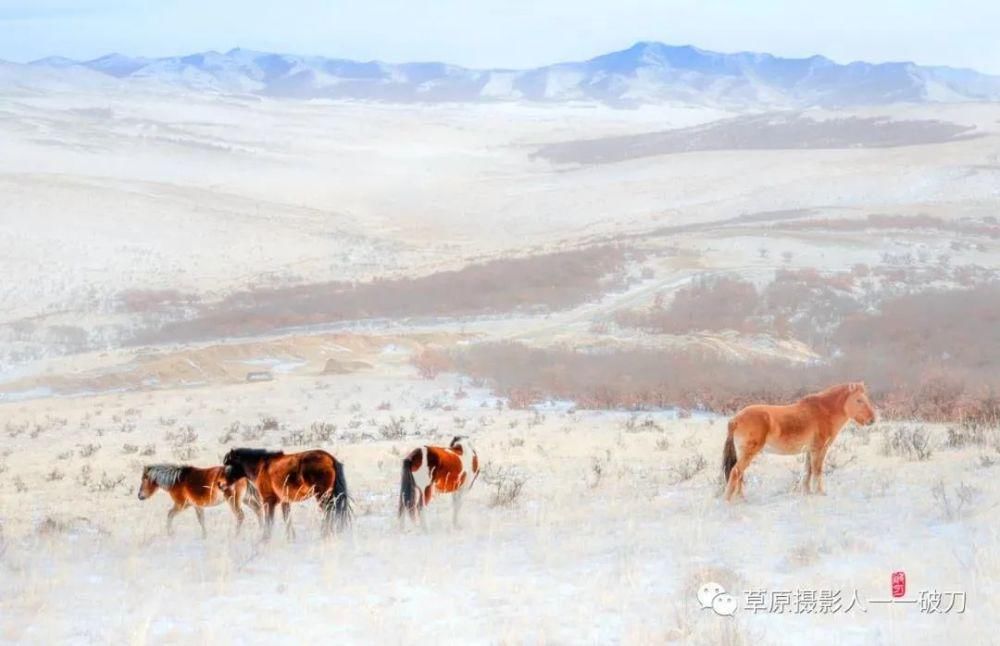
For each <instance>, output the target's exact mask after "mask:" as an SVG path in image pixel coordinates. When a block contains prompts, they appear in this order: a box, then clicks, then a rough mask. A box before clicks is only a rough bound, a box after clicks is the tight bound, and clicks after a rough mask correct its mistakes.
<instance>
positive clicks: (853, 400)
mask: <svg viewBox="0 0 1000 646" xmlns="http://www.w3.org/2000/svg"><path fill="white" fill-rule="evenodd" d="M851 419H853V420H854V421H855V422H857V423H858V424H866V425H868V424H872V423H874V422H875V407H874V406H872V403H871V401H869V399H868V393H867V391H866V390H865V385H864V384H863V383H851V384H840V385H839V386H831V387H830V388H827V389H826V390H824V391H822V392H818V393H815V394H812V395H807V396H805V397H803V398H802V399H800V400H799V401H797V402H796V403H794V404H790V405H788V406H767V405H765V404H755V405H753V406H747V407H746V408H744V409H743V410H741V411H740V412H738V413H736V415H735V416H734V417H733V418H732V419H731V420H729V435H728V436H727V437H726V444H725V447H724V448H723V452H722V472H723V477H724V479H725V482H726V493H725V499H726V500H730V499H731V498H732V497H733V495H734V494H736V495H738V496H740V497H741V498H742V497H743V476H744V475H746V471H747V467H748V466H750V461H751V460H753V458H754V456H755V455H757V453H759V452H760V450H761V449H766V450H767V451H768V452H771V453H780V454H784V455H791V454H795V453H801V452H803V451H805V452H806V475H805V479H804V480H803V481H802V487H803V490H804V491H805V493H811V491H810V487H809V484H810V481H811V480H812V478H815V479H816V492H817V493H820V494H825V493H826V492H825V491H824V490H823V460H824V459H825V458H826V451H827V449H829V448H830V444H832V443H833V441H834V440H835V439H836V438H837V434H838V433H839V432H840V429H841V428H843V426H844V424H846V423H847V421H848V420H851Z"/></svg>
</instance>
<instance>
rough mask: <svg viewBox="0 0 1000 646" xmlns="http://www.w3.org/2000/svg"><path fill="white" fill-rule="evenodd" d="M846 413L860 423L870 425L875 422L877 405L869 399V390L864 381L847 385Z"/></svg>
mask: <svg viewBox="0 0 1000 646" xmlns="http://www.w3.org/2000/svg"><path fill="white" fill-rule="evenodd" d="M844 414H845V415H847V417H848V418H850V419H853V420H854V421H855V422H857V423H858V424H864V425H865V426H870V425H871V424H874V423H875V406H874V405H873V404H872V402H871V400H870V399H868V390H867V389H866V388H865V385H864V383H862V382H860V381H859V382H856V383H853V384H849V385H848V386H847V399H845V400H844Z"/></svg>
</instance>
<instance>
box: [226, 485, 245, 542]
mask: <svg viewBox="0 0 1000 646" xmlns="http://www.w3.org/2000/svg"><path fill="white" fill-rule="evenodd" d="M229 507H230V508H231V509H232V510H233V514H234V515H235V516H236V533H237V534H239V533H240V530H241V529H243V521H244V520H245V519H246V514H245V513H243V506H242V505H240V496H239V494H237V493H234V494H233V495H232V496H230V497H229Z"/></svg>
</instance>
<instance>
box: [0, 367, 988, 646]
mask: <svg viewBox="0 0 1000 646" xmlns="http://www.w3.org/2000/svg"><path fill="white" fill-rule="evenodd" d="M383 402H388V404H389V408H388V409H387V410H386V409H384V408H385V405H384V403H383ZM4 411H5V424H6V428H5V429H4V433H5V437H4V449H3V457H2V458H0V465H2V470H3V480H4V486H3V487H0V509H2V510H3V526H2V530H3V543H2V547H0V582H2V583H0V608H2V609H3V612H2V614H0V640H3V641H9V642H10V641H12V642H30V643H52V642H66V641H69V642H76V643H122V642H129V643H163V642H173V643H178V642H187V643H190V642H192V641H194V642H209V641H213V642H220V641H221V642H222V643H230V642H233V641H251V642H256V643H261V642H267V641H275V640H279V641H280V640H282V639H287V638H289V637H290V636H291V635H293V634H294V635H295V638H296V640H302V639H317V640H319V639H324V640H331V641H343V642H347V643H413V642H417V641H426V640H434V641H436V642H440V643H525V642H530V643H618V642H621V643H643V644H645V643H664V642H671V641H675V642H678V643H704V644H719V643H728V644H743V643H802V642H804V641H809V642H813V643H830V644H834V643H838V644H839V643H858V644H861V643H864V644H869V643H884V644H894V643H928V642H931V641H935V640H937V639H943V638H945V637H948V638H950V639H959V640H962V641H963V642H964V643H988V642H989V640H990V639H992V637H993V635H992V632H991V631H992V626H993V624H994V622H993V617H994V616H995V615H996V613H997V612H998V611H1000V603H998V601H997V599H998V596H997V595H998V593H1000V590H998V589H997V583H996V581H997V577H998V575H1000V560H998V557H997V555H998V554H1000V535H998V532H1000V530H998V527H1000V524H998V522H997V521H998V520H1000V513H998V504H1000V489H998V487H997V485H996V478H995V477H994V475H993V471H994V470H995V469H996V468H1000V467H997V466H983V465H984V464H985V462H983V459H982V458H981V455H986V454H985V453H983V450H982V449H975V448H966V449H958V450H952V449H948V448H946V447H945V446H944V435H945V433H944V429H943V428H940V427H927V429H928V431H929V432H930V433H931V434H932V437H933V441H932V446H933V447H935V450H934V452H933V455H932V456H931V457H930V459H929V460H926V461H913V462H911V461H907V460H906V459H905V458H903V457H901V456H898V455H883V453H882V450H881V447H882V445H883V439H884V436H885V433H887V432H889V431H890V430H892V429H893V428H895V427H894V426H892V425H879V426H876V427H875V428H874V429H869V428H849V429H847V430H846V431H845V433H844V434H843V435H842V436H841V438H840V439H839V440H838V442H837V444H836V445H835V448H834V450H833V451H832V454H831V457H830V460H829V463H828V464H829V467H828V475H827V489H828V495H827V496H803V495H802V494H799V493H797V492H795V491H793V487H794V484H795V483H796V482H797V480H798V479H799V477H800V475H801V473H800V471H801V461H800V460H799V459H797V458H788V457H782V456H772V455H764V456H763V457H762V458H761V459H760V460H759V461H758V462H756V463H755V464H754V465H753V467H752V469H751V471H750V475H749V477H748V484H747V494H748V501H747V502H746V503H743V504H735V505H726V504H725V503H723V502H722V501H721V500H720V498H719V497H718V496H717V494H718V492H719V474H718V465H719V459H720V450H721V444H722V440H723V436H724V432H725V431H724V428H725V426H724V421H723V420H719V419H711V418H709V419H694V420H675V419H673V417H674V415H673V414H672V413H671V412H665V413H662V414H660V413H649V414H639V415H638V416H634V417H633V416H632V415H631V414H629V413H624V412H621V413H619V412H588V411H574V410H573V409H572V408H568V409H567V408H560V409H556V410H552V409H548V410H545V411H544V412H535V411H512V410H508V409H501V410H498V409H497V406H496V400H495V398H494V397H492V396H491V395H490V394H489V393H488V392H486V391H482V390H477V389H474V388H471V387H470V386H468V385H467V384H464V385H463V384H462V383H461V382H460V381H459V380H457V379H456V378H454V377H448V376H442V377H439V378H438V379H437V380H435V381H423V380H419V379H417V378H416V377H415V376H412V375H410V376H406V375H401V376H397V377H385V376H368V377H358V376H357V375H341V376H325V377H320V378H317V377H302V376H292V375H285V376H281V377H279V378H278V380H276V381H274V382H269V383H264V384H246V385H240V386H229V387H224V388H216V389H212V390H205V389H202V390H195V391H190V390H174V391H160V392H156V393H130V394H115V395H104V396H95V397H88V398H74V399H48V400H36V401H32V402H28V403H22V404H9V405H6V406H5V408H4ZM264 416H273V417H274V418H275V419H276V420H277V421H278V423H279V425H280V427H279V428H277V429H273V430H268V431H265V432H264V433H263V436H262V437H260V438H259V439H255V440H253V441H247V440H245V439H242V438H243V437H244V436H243V435H242V433H244V432H246V431H245V429H244V430H240V429H237V430H236V431H235V432H234V433H231V434H228V436H227V429H229V427H230V425H231V424H232V423H233V422H234V421H238V422H242V423H243V424H244V425H246V426H249V427H251V428H252V427H253V426H254V425H256V424H259V422H260V419H261V418H262V417H264ZM392 418H398V419H401V420H402V421H401V424H402V428H403V432H404V433H405V434H406V435H405V437H403V438H398V439H384V437H383V431H382V430H381V427H383V426H388V425H389V422H390V420H391V419H392ZM630 418H631V421H630ZM320 421H321V422H326V423H330V424H334V425H336V427H337V428H336V431H334V432H333V436H332V438H331V439H330V440H329V441H312V440H307V442H308V444H309V446H315V447H323V448H326V449H328V450H330V451H332V452H333V453H334V454H335V455H337V456H338V457H339V458H340V459H342V460H343V461H344V462H345V463H346V468H347V476H348V482H349V484H350V488H351V492H352V495H353V496H354V499H355V505H356V513H357V516H356V519H355V523H354V528H353V531H352V532H351V533H350V534H349V535H344V536H341V537H339V538H337V539H335V540H333V541H331V542H329V543H323V542H322V541H320V539H319V536H318V532H319V526H318V523H319V518H318V513H317V510H316V509H315V508H314V507H313V505H311V504H303V505H299V506H297V507H295V509H294V511H293V520H294V523H295V526H296V528H297V532H298V535H297V539H296V541H295V542H294V543H289V542H287V541H286V540H285V538H284V537H283V535H282V532H281V531H280V530H279V531H277V532H276V534H275V538H274V540H273V541H272V542H271V543H270V544H266V545H261V544H258V542H257V539H258V533H257V529H256V523H255V522H254V521H253V520H249V519H248V524H247V525H246V527H245V528H244V532H243V534H242V535H240V536H236V535H234V522H233V518H232V515H231V513H230V512H229V511H228V510H227V509H225V508H224V507H218V508H213V509H210V510H209V511H208V513H207V517H208V528H209V536H208V539H207V540H202V539H201V538H200V535H199V531H198V528H197V524H196V522H195V518H194V515H193V513H192V512H190V511H188V512H185V513H183V514H182V515H181V516H179V517H178V518H177V520H176V524H175V529H176V535H175V536H174V537H168V536H165V535H164V533H163V527H164V521H165V514H166V511H167V509H168V508H169V501H168V499H167V497H166V496H165V495H164V494H162V493H158V494H156V495H155V496H154V497H153V498H152V499H150V500H147V501H139V500H137V499H136V491H137V487H138V481H139V472H140V466H141V465H142V464H144V463H150V462H160V461H175V460H178V458H177V457H176V456H178V455H183V456H185V458H186V460H185V461H190V462H192V463H194V464H204V465H207V464H212V463H217V462H218V461H219V459H220V458H221V455H222V453H223V452H224V451H225V450H227V449H228V448H229V447H230V446H236V445H241V444H253V445H259V446H272V447H278V446H282V445H284V446H285V448H286V450H293V449H294V447H293V446H289V445H288V442H287V439H285V440H284V441H283V438H287V437H288V436H290V434H291V431H293V430H296V429H303V430H304V431H305V433H306V434H307V435H308V433H309V432H310V425H311V424H312V423H314V422H320ZM186 426H190V427H191V429H192V430H193V432H194V433H195V434H196V438H195V439H193V440H192V439H190V438H189V437H188V434H187V433H185V432H183V431H182V429H183V427H186ZM456 433H467V434H468V435H470V437H471V439H472V441H473V443H474V445H475V446H476V449H477V451H478V452H479V454H480V456H481V459H482V460H483V462H484V464H485V465H486V466H485V472H484V476H483V477H482V478H481V479H480V481H479V482H478V483H477V484H476V486H475V488H474V489H473V491H472V493H471V495H470V496H469V497H468V499H467V502H466V505H465V507H464V509H463V516H462V525H463V526H462V528H461V529H459V530H453V529H452V528H451V527H450V511H451V509H450V503H449V501H448V500H447V499H438V500H437V501H435V502H434V503H432V507H431V509H430V527H429V529H428V531H427V532H426V533H422V532H420V531H417V530H415V529H413V528H409V527H408V528H407V529H406V530H405V531H402V532H401V531H400V530H399V528H398V525H397V522H396V506H397V495H398V479H399V464H400V459H401V457H402V455H403V454H405V452H406V451H407V450H408V449H410V448H411V447H413V446H416V445H420V444H423V443H443V442H447V441H448V439H450V437H451V436H452V435H454V434H456ZM185 438H186V439H185ZM129 445H131V447H134V448H130V446H129ZM150 446H151V447H152V450H153V451H155V453H154V454H153V455H141V453H139V452H148V451H149V450H150V449H149V448H148V447H150ZM993 457H994V459H995V458H996V456H993ZM702 459H703V460H704V462H702ZM517 479H521V480H523V482H524V486H523V491H522V493H521V494H520V496H518V497H517V498H516V499H515V500H514V501H513V503H512V504H510V505H509V506H504V505H498V506H494V503H495V495H496V490H497V487H498V486H499V487H502V488H506V487H509V486H510V485H511V483H513V482H514V481H515V480H517ZM498 482H499V484H497V483H498ZM939 482H943V483H944V486H945V487H946V490H947V493H948V495H949V496H950V497H951V504H952V505H957V504H958V503H957V499H956V496H957V495H958V488H959V487H960V486H962V485H963V484H964V485H965V486H967V487H969V488H970V489H969V490H968V492H967V493H966V494H964V495H965V497H966V498H967V501H966V502H965V503H964V504H963V507H962V509H960V510H958V511H954V510H953V511H952V512H951V517H949V513H950V512H949V509H948V507H947V506H946V505H945V504H944V503H943V502H942V501H941V500H940V499H939V498H937V497H935V494H934V493H933V489H934V487H935V486H936V485H937V484H938V483H939ZM505 490H506V489H505ZM279 525H280V521H279ZM896 571H905V572H906V575H907V578H908V582H909V591H908V592H907V597H905V598H906V599H911V600H917V599H918V598H919V595H920V591H921V590H926V591H933V590H937V591H941V592H963V593H965V594H966V599H967V601H966V604H967V609H966V611H965V613H963V614H958V613H957V611H955V610H953V611H952V612H951V613H949V614H927V613H923V612H921V611H920V607H919V605H917V604H913V605H905V604H896V605H885V604H881V605H880V604H877V603H873V601H874V600H879V599H889V598H891V597H890V578H891V574H892V573H893V572H896ZM709 581H713V582H718V583H720V584H721V585H723V586H724V587H725V588H726V589H727V590H728V591H729V592H731V593H732V594H733V595H734V596H736V597H737V599H738V600H739V606H740V607H739V608H738V610H737V611H736V613H735V616H733V617H722V616H717V615H716V614H715V613H714V612H713V611H712V610H710V609H707V610H706V609H701V607H700V605H699V603H698V601H697V598H696V592H697V589H698V588H699V587H700V586H701V585H702V584H704V583H706V582H709ZM754 590H756V591H760V590H765V591H768V592H780V591H795V590H817V591H822V590H828V591H838V592H839V594H840V595H841V600H842V601H843V607H844V608H846V606H847V605H848V604H849V602H850V601H851V599H852V598H853V596H854V593H855V591H856V592H857V594H858V596H859V598H860V600H861V605H858V606H856V607H855V608H854V609H852V610H851V611H849V612H845V611H844V610H843V609H842V610H841V612H837V613H833V614H829V615H820V614H798V615H796V614H772V613H770V612H758V613H754V612H753V611H752V610H749V609H748V608H747V607H746V603H747V596H746V593H747V592H752V591H754ZM862 609H863V610H865V611H866V612H865V611H862Z"/></svg>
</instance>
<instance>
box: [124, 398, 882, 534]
mask: <svg viewBox="0 0 1000 646" xmlns="http://www.w3.org/2000/svg"><path fill="white" fill-rule="evenodd" d="M875 417H876V412H875V407H874V405H872V402H871V400H870V399H869V398H868V393H867V390H866V388H865V385H864V384H863V383H860V382H855V383H847V384H839V385H836V386H831V387H830V388H827V389H826V390H823V391H821V392H818V393H814V394H811V395H807V396H806V397H803V398H802V399H800V400H799V401H797V402H795V403H794V404H788V405H782V406H772V405H765V404H755V405H752V406H747V407H746V408H744V409H742V410H740V411H739V412H738V413H737V414H736V415H734V416H733V417H732V419H730V420H729V425H728V433H727V436H726V441H725V444H724V445H723V453H722V471H723V482H724V485H725V488H724V491H723V495H724V499H725V500H726V501H730V500H732V498H733V497H734V496H738V497H739V498H744V496H743V480H744V476H745V475H746V471H747V468H748V467H749V465H750V462H751V461H752V460H753V459H754V457H755V456H756V455H757V454H758V453H759V452H760V451H761V450H765V451H768V452H772V453H779V454H785V455H789V454H801V453H805V454H806V460H805V463H806V464H805V466H806V473H805V478H804V479H803V482H802V489H803V491H804V492H805V493H813V492H815V493H820V494H824V493H825V490H824V488H823V462H824V460H825V459H826V452H827V450H828V449H829V448H830V445H831V444H832V443H833V441H834V440H835V439H836V438H837V435H838V433H839V432H840V430H841V429H842V428H843V427H844V425H845V424H846V423H847V422H848V421H850V420H853V421H854V422H855V423H857V424H862V425H870V424H873V423H874V422H875ZM478 475H479V456H478V455H477V454H476V451H475V450H474V449H473V448H472V445H471V444H470V442H469V439H468V437H465V436H456V437H455V438H454V439H452V441H451V443H450V444H449V445H448V446H446V447H445V446H422V447H419V448H416V449H414V450H413V451H411V452H410V453H409V454H407V456H406V457H405V458H403V461H402V472H401V476H400V487H399V509H398V517H399V522H400V526H401V527H402V526H403V525H404V524H405V517H406V516H407V515H409V516H410V518H411V520H412V521H413V522H414V523H415V524H420V525H423V516H422V511H423V509H424V507H426V506H427V504H428V503H429V502H430V501H431V499H432V498H433V497H434V496H435V495H437V494H450V495H451V496H452V502H453V508H452V523H453V524H454V525H455V526H456V527H457V526H458V514H459V510H460V509H461V506H462V499H463V497H464V495H465V494H466V492H468V491H469V489H471V488H472V485H473V483H475V481H476V478H477V476H478ZM813 482H815V487H814V488H813V487H812V486H811V484H812V483H813ZM157 489H163V490H164V491H166V492H167V493H168V494H169V495H170V497H171V499H172V500H173V502H174V506H173V507H172V508H171V509H170V511H169V512H168V513H167V532H168V533H172V521H173V518H174V516H176V515H177V514H178V513H179V512H181V511H183V510H184V509H186V508H188V507H193V508H194V510H195V513H196V514H197V517H198V522H199V524H200V525H201V530H202V534H203V535H204V534H205V518H204V508H205V507H211V506H214V505H219V504H221V503H223V502H227V503H228V504H229V506H230V508H231V509H232V510H233V514H234V515H235V516H236V523H237V531H239V529H240V527H242V525H243V521H244V517H245V514H244V512H243V508H242V505H243V503H246V505H247V506H248V507H250V508H251V509H252V510H253V511H254V513H255V514H256V515H257V519H258V521H259V522H260V523H261V525H262V526H263V533H264V539H265V540H266V539H268V538H270V536H271V531H272V528H273V525H274V513H275V509H276V508H277V507H278V506H279V505H280V506H281V513H282V517H283V519H284V521H285V531H286V534H287V535H288V537H289V538H293V537H294V530H293V528H292V524H291V517H290V514H291V504H292V503H293V502H302V501H306V500H309V499H314V500H316V502H317V503H318V504H319V508H320V510H321V511H322V514H323V521H322V535H323V536H324V537H328V536H331V535H332V534H334V533H335V532H337V531H340V530H343V529H345V528H346V527H347V526H348V525H349V524H350V523H351V520H352V507H351V497H350V494H349V493H348V490H347V480H346V477H345V475H344V464H343V463H342V462H340V461H339V460H337V458H335V457H334V456H333V455H332V454H330V453H328V452H326V451H323V450H319V449H316V450H311V451H302V452H299V453H284V452H282V451H267V450H264V449H252V448H240V449H233V450H231V451H229V452H228V453H227V454H226V456H225V458H224V459H223V461H222V466H215V467H209V468H207V469H200V468H197V467H193V466H189V465H173V464H155V465H149V466H146V467H145V468H144V469H143V472H142V482H141V484H140V486H139V499H140V500H145V499H146V498H148V497H150V496H151V495H153V494H154V493H155V492H156V490H157Z"/></svg>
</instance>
